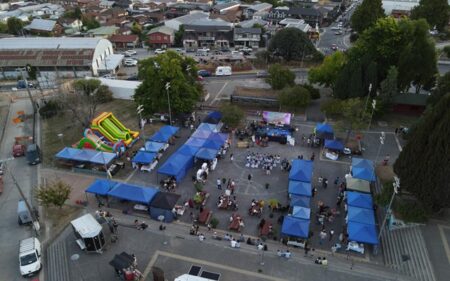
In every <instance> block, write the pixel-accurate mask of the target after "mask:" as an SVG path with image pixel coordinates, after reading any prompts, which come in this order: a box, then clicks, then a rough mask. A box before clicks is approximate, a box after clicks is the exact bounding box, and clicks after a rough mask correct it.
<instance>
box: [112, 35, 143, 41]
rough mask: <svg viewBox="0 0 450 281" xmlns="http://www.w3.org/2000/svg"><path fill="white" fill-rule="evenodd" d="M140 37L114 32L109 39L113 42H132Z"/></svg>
mask: <svg viewBox="0 0 450 281" xmlns="http://www.w3.org/2000/svg"><path fill="white" fill-rule="evenodd" d="M137 39H138V36H137V35H134V34H132V35H122V34H114V35H113V36H111V37H110V38H109V41H111V42H113V43H132V42H136V41H137Z"/></svg>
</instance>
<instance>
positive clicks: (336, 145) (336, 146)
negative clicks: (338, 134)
mask: <svg viewBox="0 0 450 281" xmlns="http://www.w3.org/2000/svg"><path fill="white" fill-rule="evenodd" d="M325 148H328V149H332V150H337V151H342V150H344V144H343V143H342V142H341V141H339V140H325Z"/></svg>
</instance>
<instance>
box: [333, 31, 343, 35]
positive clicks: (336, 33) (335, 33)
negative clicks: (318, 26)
mask: <svg viewBox="0 0 450 281" xmlns="http://www.w3.org/2000/svg"><path fill="white" fill-rule="evenodd" d="M334 35H342V30H338V31H335V32H334Z"/></svg>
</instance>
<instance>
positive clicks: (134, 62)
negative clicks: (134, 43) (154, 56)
mask: <svg viewBox="0 0 450 281" xmlns="http://www.w3.org/2000/svg"><path fill="white" fill-rule="evenodd" d="M123 64H124V65H125V66H136V65H137V64H138V61H137V60H134V59H126V60H125V61H124V62H123Z"/></svg>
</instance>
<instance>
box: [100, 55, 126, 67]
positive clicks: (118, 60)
mask: <svg viewBox="0 0 450 281" xmlns="http://www.w3.org/2000/svg"><path fill="white" fill-rule="evenodd" d="M124 57H125V56H124V55H120V54H111V55H108V56H107V57H106V58H105V59H104V60H102V61H101V62H100V65H99V66H98V70H100V71H111V70H113V69H116V68H117V67H119V66H120V65H121V64H122V60H123V58H124Z"/></svg>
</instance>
